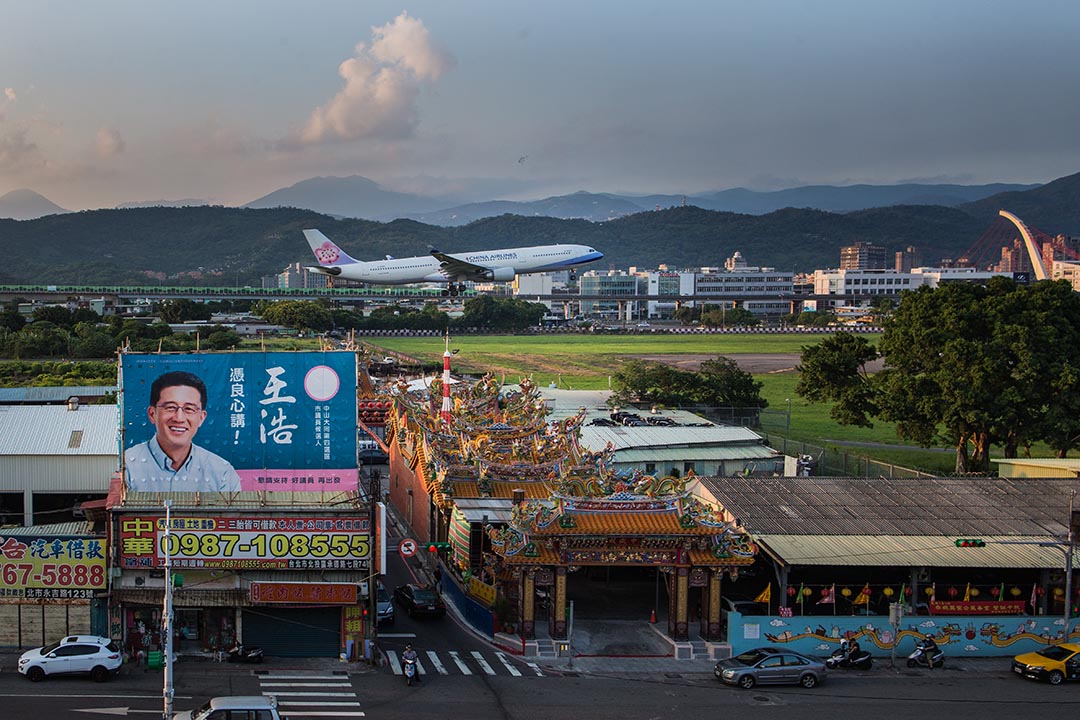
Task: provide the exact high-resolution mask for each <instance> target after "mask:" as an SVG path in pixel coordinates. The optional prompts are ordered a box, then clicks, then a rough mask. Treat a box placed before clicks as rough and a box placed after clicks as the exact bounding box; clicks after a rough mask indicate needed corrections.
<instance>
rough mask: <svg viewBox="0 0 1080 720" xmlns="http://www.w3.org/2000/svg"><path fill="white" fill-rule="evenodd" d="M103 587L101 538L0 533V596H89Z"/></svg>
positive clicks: (103, 560) (103, 552)
mask: <svg viewBox="0 0 1080 720" xmlns="http://www.w3.org/2000/svg"><path fill="white" fill-rule="evenodd" d="M104 589H105V540H104V539H103V538H93V537H57V536H51V535H43V536H28V535H7V536H5V535H3V534H2V533H0V598H12V597H15V598H56V599H64V598H69V599H80V598H81V599H90V598H92V597H94V591H95V590H104Z"/></svg>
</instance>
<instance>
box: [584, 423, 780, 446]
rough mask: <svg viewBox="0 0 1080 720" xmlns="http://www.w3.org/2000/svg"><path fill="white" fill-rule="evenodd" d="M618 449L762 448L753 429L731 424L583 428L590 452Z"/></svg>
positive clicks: (759, 437)
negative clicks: (703, 446) (722, 446)
mask: <svg viewBox="0 0 1080 720" xmlns="http://www.w3.org/2000/svg"><path fill="white" fill-rule="evenodd" d="M609 442H610V443H611V444H612V446H613V447H614V448H615V450H617V451H618V450H627V449H630V448H665V447H691V446H695V445H711V446H716V445H722V444H728V445H751V444H752V445H760V444H761V436H760V435H758V434H757V433H756V432H754V431H753V430H748V429H747V428H744V427H736V426H732V425H710V426H708V427H685V426H677V427H661V426H653V425H645V426H638V427H602V426H596V425H586V426H585V427H583V428H581V443H582V445H584V446H585V447H587V448H589V449H590V450H603V449H604V448H605V447H606V446H607V444H608V443H609Z"/></svg>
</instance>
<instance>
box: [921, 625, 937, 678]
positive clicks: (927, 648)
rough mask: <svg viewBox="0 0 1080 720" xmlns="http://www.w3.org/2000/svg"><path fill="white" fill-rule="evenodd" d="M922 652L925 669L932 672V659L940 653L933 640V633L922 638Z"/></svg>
mask: <svg viewBox="0 0 1080 720" xmlns="http://www.w3.org/2000/svg"><path fill="white" fill-rule="evenodd" d="M922 652H923V655H924V656H926V665H927V667H929V668H930V669H931V670H933V669H934V657H935V656H936V655H937V654H938V653H939V652H941V650H940V648H938V644H937V641H936V640H934V634H933V633H927V634H926V637H924V638H923V642H922Z"/></svg>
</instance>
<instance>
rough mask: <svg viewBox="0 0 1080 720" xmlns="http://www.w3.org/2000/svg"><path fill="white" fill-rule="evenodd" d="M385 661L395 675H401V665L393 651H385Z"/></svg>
mask: <svg viewBox="0 0 1080 720" xmlns="http://www.w3.org/2000/svg"><path fill="white" fill-rule="evenodd" d="M386 659H387V661H388V662H389V663H390V669H391V670H393V671H394V674H395V675H400V674H401V663H400V662H399V661H398V656H397V653H396V652H394V651H393V650H387V651H386Z"/></svg>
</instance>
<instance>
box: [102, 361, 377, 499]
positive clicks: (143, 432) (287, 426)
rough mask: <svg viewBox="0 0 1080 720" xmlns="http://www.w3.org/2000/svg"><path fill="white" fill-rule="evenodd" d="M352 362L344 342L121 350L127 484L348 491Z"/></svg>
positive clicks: (353, 469) (352, 452) (351, 481)
mask: <svg viewBox="0 0 1080 720" xmlns="http://www.w3.org/2000/svg"><path fill="white" fill-rule="evenodd" d="M356 371H357V368H356V354H355V353H352V352H343V351H342V352H267V353H261V352H251V353H213V354H172V355H141V354H130V353H125V354H123V355H121V356H120V398H121V401H120V402H121V418H122V420H121V422H122V428H123V438H124V439H123V447H124V470H125V479H126V482H127V485H128V487H129V488H130V489H132V490H143V491H150V492H169V491H173V492H199V491H202V492H235V491H238V490H270V491H284V490H292V491H296V490H299V491H329V492H335V491H341V490H355V489H356V488H357V483H358V479H359V475H358V471H357V463H356Z"/></svg>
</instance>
